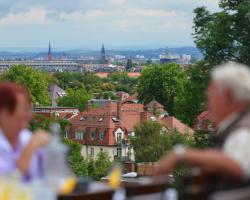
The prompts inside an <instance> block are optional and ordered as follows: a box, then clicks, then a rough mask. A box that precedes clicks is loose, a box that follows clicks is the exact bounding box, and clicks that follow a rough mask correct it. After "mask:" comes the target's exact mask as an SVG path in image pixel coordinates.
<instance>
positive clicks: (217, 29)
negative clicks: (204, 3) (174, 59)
mask: <svg viewBox="0 0 250 200" xmlns="http://www.w3.org/2000/svg"><path fill="white" fill-rule="evenodd" d="M219 7H220V8H221V10H220V11H219V12H215V13H210V12H209V11H208V10H207V9H206V8H205V7H198V8H196V9H195V10H194V13H195V18H194V37H195V43H196V45H197V47H198V48H200V49H201V51H202V52H203V54H204V56H205V59H206V61H208V62H209V63H211V64H219V63H221V62H224V61H226V60H235V61H238V62H242V63H245V64H248V65H250V57H249V54H250V27H249V23H250V17H249V10H250V4H249V1H248V0H221V1H220V3H219Z"/></svg>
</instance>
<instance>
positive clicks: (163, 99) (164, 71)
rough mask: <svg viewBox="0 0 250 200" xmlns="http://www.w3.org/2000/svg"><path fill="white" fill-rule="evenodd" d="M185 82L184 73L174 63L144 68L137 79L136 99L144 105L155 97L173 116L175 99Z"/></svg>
mask: <svg viewBox="0 0 250 200" xmlns="http://www.w3.org/2000/svg"><path fill="white" fill-rule="evenodd" d="M186 80H187V76H186V73H185V71H184V70H183V69H182V68H181V67H180V66H179V65H178V64H175V63H169V64H163V65H152V66H150V67H146V68H144V69H143V70H142V72H141V76H140V77H139V79H138V84H137V92H138V98H139V100H140V101H141V102H144V103H145V104H146V103H149V102H150V101H152V99H153V98H154V97H155V99H156V100H157V101H158V102H159V103H161V104H162V105H164V107H165V109H166V110H167V111H168V112H169V113H170V114H172V115H175V113H174V104H175V98H176V96H177V95H178V94H179V93H180V92H182V90H183V88H184V84H185V82H186Z"/></svg>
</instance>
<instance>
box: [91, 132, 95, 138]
mask: <svg viewBox="0 0 250 200" xmlns="http://www.w3.org/2000/svg"><path fill="white" fill-rule="evenodd" d="M94 139H95V132H92V133H91V140H94Z"/></svg>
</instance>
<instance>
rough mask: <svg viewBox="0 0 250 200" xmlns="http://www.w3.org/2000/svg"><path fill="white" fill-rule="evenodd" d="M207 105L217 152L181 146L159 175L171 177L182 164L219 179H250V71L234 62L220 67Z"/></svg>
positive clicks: (163, 163)
mask: <svg viewBox="0 0 250 200" xmlns="http://www.w3.org/2000/svg"><path fill="white" fill-rule="evenodd" d="M207 103H208V110H209V111H210V113H211V116H212V120H213V122H214V123H215V125H216V126H217V130H218V131H217V134H216V139H215V144H214V148H211V149H206V150H196V149H188V148H185V147H183V146H181V145H177V146H176V147H175V148H174V150H173V151H171V152H169V153H168V154H167V155H166V156H165V157H164V158H163V159H161V160H160V161H159V162H158V163H157V164H158V165H157V167H156V175H161V174H167V173H170V172H171V171H172V170H173V169H174V168H175V167H176V165H177V164H178V163H179V162H182V163H185V164H187V165H188V166H191V167H199V168H200V169H201V171H202V172H205V173H209V174H210V173H211V174H216V175H217V177H222V176H223V177H227V178H228V177H231V178H237V179H240V180H244V179H248V178H250V69H249V68H248V67H247V66H245V65H242V64H238V63H233V62H230V63H226V64H223V65H221V66H218V67H216V68H215V69H214V70H213V71H212V80H211V83H210V85H209V88H208V102H207Z"/></svg>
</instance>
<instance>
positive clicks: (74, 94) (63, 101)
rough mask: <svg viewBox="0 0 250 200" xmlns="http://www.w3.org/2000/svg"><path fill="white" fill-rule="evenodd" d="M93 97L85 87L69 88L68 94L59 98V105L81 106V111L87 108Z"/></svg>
mask: <svg viewBox="0 0 250 200" xmlns="http://www.w3.org/2000/svg"><path fill="white" fill-rule="evenodd" d="M90 98H91V95H90V94H89V93H87V91H86V90H85V89H82V88H79V89H76V88H74V89H72V88H69V89H68V90H67V95H66V96H64V97H62V98H60V99H59V100H58V105H59V106H69V107H75V108H79V109H80V111H83V110H85V107H86V103H87V101H88V100H89V99H90Z"/></svg>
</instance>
